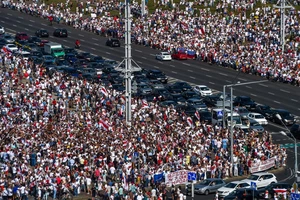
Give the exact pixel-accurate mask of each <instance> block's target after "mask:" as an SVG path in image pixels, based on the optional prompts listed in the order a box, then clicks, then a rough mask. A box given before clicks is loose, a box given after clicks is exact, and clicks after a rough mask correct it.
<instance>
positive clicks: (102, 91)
mask: <svg viewBox="0 0 300 200" xmlns="http://www.w3.org/2000/svg"><path fill="white" fill-rule="evenodd" d="M101 93H102V94H103V95H105V96H108V92H107V90H106V89H105V87H102V88H101Z"/></svg>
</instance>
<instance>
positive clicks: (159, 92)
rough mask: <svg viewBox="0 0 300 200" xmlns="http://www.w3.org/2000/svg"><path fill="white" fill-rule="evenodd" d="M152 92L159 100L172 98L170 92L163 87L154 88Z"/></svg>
mask: <svg viewBox="0 0 300 200" xmlns="http://www.w3.org/2000/svg"><path fill="white" fill-rule="evenodd" d="M153 94H154V95H155V96H156V98H157V99H160V100H161V101H165V100H169V99H172V95H171V93H170V92H169V91H168V90H167V89H165V88H162V89H154V90H153Z"/></svg>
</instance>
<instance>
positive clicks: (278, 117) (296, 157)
mask: <svg viewBox="0 0 300 200" xmlns="http://www.w3.org/2000/svg"><path fill="white" fill-rule="evenodd" d="M275 116H276V117H277V119H279V120H280V122H281V123H282V124H283V126H284V127H285V129H286V130H287V131H288V133H289V134H290V138H292V139H293V140H294V145H295V178H296V182H297V179H298V147H297V140H296V138H295V136H294V135H293V134H292V133H291V131H290V129H288V127H287V126H286V125H285V123H284V122H283V121H282V118H281V116H280V115H279V114H276V115H275ZM282 134H283V135H286V136H287V134H286V133H285V132H282Z"/></svg>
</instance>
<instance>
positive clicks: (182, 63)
mask: <svg viewBox="0 0 300 200" xmlns="http://www.w3.org/2000/svg"><path fill="white" fill-rule="evenodd" d="M182 64H183V65H186V66H191V65H190V64H188V63H182Z"/></svg>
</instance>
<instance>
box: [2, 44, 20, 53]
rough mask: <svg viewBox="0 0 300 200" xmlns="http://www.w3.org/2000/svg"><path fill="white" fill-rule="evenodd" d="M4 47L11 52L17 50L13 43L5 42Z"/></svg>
mask: <svg viewBox="0 0 300 200" xmlns="http://www.w3.org/2000/svg"><path fill="white" fill-rule="evenodd" d="M5 48H6V49H7V50H8V51H11V52H14V51H18V47H17V46H16V45H14V44H7V45H5Z"/></svg>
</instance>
